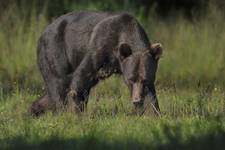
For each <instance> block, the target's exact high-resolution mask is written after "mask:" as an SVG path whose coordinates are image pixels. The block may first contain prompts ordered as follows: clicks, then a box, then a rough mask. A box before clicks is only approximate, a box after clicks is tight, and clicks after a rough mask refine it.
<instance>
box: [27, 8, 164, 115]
mask: <svg viewBox="0 0 225 150" xmlns="http://www.w3.org/2000/svg"><path fill="white" fill-rule="evenodd" d="M161 54H162V46H161V44H159V43H155V44H151V43H150V42H149V39H148V37H147V35H146V32H145V31H144V29H143V27H142V26H141V25H140V24H139V22H138V21H137V20H136V19H135V17H133V16H132V15H130V14H128V13H124V12H122V13H109V12H90V11H86V12H71V13H68V14H65V15H63V16H61V17H59V18H58V19H56V20H55V21H53V22H52V23H51V24H50V25H48V26H47V27H46V29H45V31H44V32H43V33H42V35H41V37H40V39H39V42H38V47H37V61H38V66H39V68H40V72H41V74H42V77H43V79H44V82H45V84H46V90H47V94H46V95H45V96H43V97H42V98H39V99H38V100H36V101H35V102H33V104H32V105H31V107H30V111H31V113H32V114H33V115H36V116H37V115H39V114H41V113H43V112H45V111H46V110H48V109H51V110H60V108H62V107H63V106H65V105H66V104H67V103H68V101H72V102H73V103H74V107H76V110H78V111H83V110H84V106H85V105H86V104H87V99H88V95H89V92H90V89H91V88H92V87H93V86H95V85H96V84H97V83H98V82H99V81H100V80H101V79H105V78H107V77H109V76H110V75H112V74H113V73H116V74H121V75H122V76H123V78H124V81H125V83H126V84H127V86H128V88H129V90H130V93H131V97H132V102H133V103H134V105H135V107H136V108H143V103H144V101H145V100H146V99H150V101H151V104H152V106H153V107H154V110H155V112H156V113H158V112H159V105H158V101H157V98H156V91H155V86H154V81H155V75H156V70H157V66H158V60H159V58H160V56H161ZM142 110H143V109H142Z"/></svg>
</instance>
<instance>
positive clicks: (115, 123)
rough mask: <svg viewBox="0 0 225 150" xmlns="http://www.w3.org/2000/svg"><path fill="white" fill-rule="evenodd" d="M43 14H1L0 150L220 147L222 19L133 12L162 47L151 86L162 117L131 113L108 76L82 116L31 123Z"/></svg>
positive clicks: (123, 92) (223, 121)
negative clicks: (145, 14)
mask: <svg viewBox="0 0 225 150" xmlns="http://www.w3.org/2000/svg"><path fill="white" fill-rule="evenodd" d="M72 9H73V10H82V9H91V10H99V8H98V5H93V4H90V5H87V6H85V7H84V6H73V7H72ZM72 9H71V10H72ZM45 11H46V10H45V8H43V11H42V12H41V13H38V15H37V13H36V9H32V11H31V12H23V13H18V12H19V8H18V7H17V6H16V5H12V6H11V7H9V8H7V9H6V10H5V11H3V12H2V14H1V16H0V149H160V150H164V149H171V150H172V149H173V150H174V149H187V150H189V149H193V150H197V149H204V150H210V149H221V150H222V149H225V144H224V141H225V90H224V89H225V77H224V76H225V16H224V13H222V12H220V11H219V10H217V9H216V8H214V7H210V8H209V11H208V12H207V14H206V15H205V17H202V18H196V19H193V20H191V21H190V20H187V19H185V18H184V17H183V16H182V15H177V16H174V17H171V18H167V19H162V18H158V17H157V16H156V15H154V14H153V13H152V14H150V15H149V16H148V17H146V16H144V15H142V12H141V11H139V12H135V13H133V14H134V15H135V16H136V17H137V19H138V20H139V21H140V23H141V24H142V25H143V26H144V28H145V30H146V31H147V33H148V34H149V38H150V39H151V41H152V42H156V41H159V42H161V43H162V44H163V46H164V54H163V58H162V59H161V60H160V64H159V69H158V72H157V81H156V87H157V95H158V99H159V105H160V107H161V111H162V116H161V117H154V116H153V115H151V114H150V113H149V114H146V115H143V116H136V115H134V114H133V113H132V111H133V107H132V104H131V101H130V100H129V99H130V97H129V93H128V90H127V88H126V86H125V84H124V83H123V81H122V79H121V77H119V76H112V77H110V78H109V79H107V80H104V81H102V82H100V84H98V85H97V86H96V87H95V88H94V89H93V90H92V91H91V95H90V97H89V104H88V110H87V111H86V112H85V113H83V114H82V115H81V116H77V115H76V114H74V113H72V112H69V111H64V112H61V113H59V114H53V113H51V112H49V113H46V114H45V115H44V116H42V117H40V118H32V117H31V116H29V115H28V114H27V109H28V107H29V105H30V104H31V103H32V101H34V100H35V99H36V98H38V97H39V96H40V95H42V94H43V93H44V88H45V87H44V83H43V81H42V78H41V76H40V73H39V70H38V68H37V64H36V44H37V40H38V37H39V36H40V34H41V32H42V31H43V30H44V28H45V27H46V25H47V24H49V23H50V22H51V19H49V18H48V17H47V16H46V13H45ZM52 20H53V19H52Z"/></svg>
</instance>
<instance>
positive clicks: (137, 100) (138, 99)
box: [133, 98, 142, 104]
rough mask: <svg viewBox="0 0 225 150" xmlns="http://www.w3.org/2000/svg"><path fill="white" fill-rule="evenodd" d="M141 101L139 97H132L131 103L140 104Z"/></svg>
mask: <svg viewBox="0 0 225 150" xmlns="http://www.w3.org/2000/svg"><path fill="white" fill-rule="evenodd" d="M141 103H142V101H141V99H140V98H134V99H133V104H141Z"/></svg>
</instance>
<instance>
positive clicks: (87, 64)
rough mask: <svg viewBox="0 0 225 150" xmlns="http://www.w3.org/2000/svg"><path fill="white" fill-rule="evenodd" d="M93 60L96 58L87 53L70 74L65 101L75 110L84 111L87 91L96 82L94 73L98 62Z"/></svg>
mask: <svg viewBox="0 0 225 150" xmlns="http://www.w3.org/2000/svg"><path fill="white" fill-rule="evenodd" d="M95 56H96V55H95ZM94 60H96V59H94V58H93V55H91V54H87V55H86V56H85V58H84V59H83V60H82V62H81V64H80V65H79V66H78V68H77V69H76V71H75V72H74V73H73V75H72V81H71V83H70V91H69V93H68V94H67V102H68V103H69V105H72V107H73V108H75V111H77V112H83V111H84V109H85V108H86V106H87V102H88V95H89V91H90V89H91V88H92V87H93V86H94V85H95V84H97V82H98V79H97V77H96V74H97V71H98V68H99V67H98V66H99V65H100V63H98V64H96V62H95V61H94ZM71 103H72V104H71Z"/></svg>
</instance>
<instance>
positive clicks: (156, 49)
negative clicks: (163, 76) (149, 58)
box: [150, 43, 163, 60]
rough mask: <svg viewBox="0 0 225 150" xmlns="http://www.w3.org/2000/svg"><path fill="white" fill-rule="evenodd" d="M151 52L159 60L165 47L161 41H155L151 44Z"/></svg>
mask: <svg viewBox="0 0 225 150" xmlns="http://www.w3.org/2000/svg"><path fill="white" fill-rule="evenodd" d="M150 53H151V54H152V55H153V56H154V58H155V59H156V60H158V59H159V58H160V57H161V56H162V53H163V48H162V44H161V43H153V44H152V45H151V46H150Z"/></svg>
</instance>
